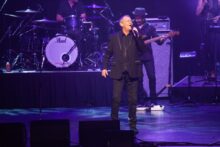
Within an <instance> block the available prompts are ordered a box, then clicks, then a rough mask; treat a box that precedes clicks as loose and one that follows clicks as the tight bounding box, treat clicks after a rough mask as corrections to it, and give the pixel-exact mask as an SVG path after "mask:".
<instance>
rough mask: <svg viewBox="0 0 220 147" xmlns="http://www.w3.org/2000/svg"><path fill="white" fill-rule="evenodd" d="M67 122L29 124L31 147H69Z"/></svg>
mask: <svg viewBox="0 0 220 147" xmlns="http://www.w3.org/2000/svg"><path fill="white" fill-rule="evenodd" d="M69 128H70V123H69V120H38V121H33V122H31V126H30V137H31V139H30V142H31V147H49V146H51V147H69V146H70V131H69Z"/></svg>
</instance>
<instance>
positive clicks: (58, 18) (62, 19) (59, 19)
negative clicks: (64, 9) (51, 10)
mask: <svg viewBox="0 0 220 147" xmlns="http://www.w3.org/2000/svg"><path fill="white" fill-rule="evenodd" d="M56 20H57V21H58V22H63V21H64V18H63V16H62V15H60V14H57V16H56Z"/></svg>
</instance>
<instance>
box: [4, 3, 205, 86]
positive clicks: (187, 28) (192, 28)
mask: <svg viewBox="0 0 220 147" xmlns="http://www.w3.org/2000/svg"><path fill="white" fill-rule="evenodd" d="M3 2H4V0H1V1H0V4H1V5H2V3H3ZM93 2H95V3H97V4H100V5H104V3H103V0H83V3H84V4H85V5H88V4H91V3H93ZM107 2H108V3H109V5H110V6H111V7H112V10H113V12H114V14H115V18H114V20H117V19H118V18H119V17H120V16H122V15H124V14H131V13H132V11H133V10H134V8H135V7H145V8H146V10H147V12H148V13H149V17H158V16H168V17H170V19H171V28H172V29H176V30H179V31H180V32H181V35H180V36H179V37H178V38H176V39H174V58H173V64H174V81H175V82H177V81H179V80H180V79H181V78H182V77H184V76H185V75H187V74H188V71H189V68H191V69H192V72H193V73H195V74H200V73H201V71H200V67H199V66H198V61H197V60H195V61H193V62H190V63H187V61H184V60H183V59H179V53H180V52H181V51H190V50H196V51H198V50H199V43H200V34H199V18H198V17H197V16H195V9H196V5H197V0H122V1H119V0H107ZM39 4H40V5H41V6H42V8H43V9H44V13H43V15H44V16H46V17H48V18H50V19H55V14H56V9H57V7H58V4H59V0H8V2H7V4H6V6H5V8H4V10H3V12H1V13H14V11H16V10H20V9H25V8H27V7H28V6H29V7H30V8H32V9H38V8H39V7H40V5H39ZM39 17H42V16H39ZM13 21H14V20H8V18H5V17H3V16H2V15H1V18H0V36H2V34H3V32H4V31H5V30H6V29H7V27H8V24H9V23H12V22H13ZM4 50H5V47H4V46H3V45H2V44H1V45H0V53H1V55H3V53H4ZM192 63H193V64H192Z"/></svg>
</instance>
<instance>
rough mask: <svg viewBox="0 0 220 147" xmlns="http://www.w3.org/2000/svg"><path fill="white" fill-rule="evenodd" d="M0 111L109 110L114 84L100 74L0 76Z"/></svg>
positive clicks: (58, 73)
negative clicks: (3, 109) (84, 107)
mask: <svg viewBox="0 0 220 147" xmlns="http://www.w3.org/2000/svg"><path fill="white" fill-rule="evenodd" d="M0 79H1V80H0V81H1V82H0V88H1V94H0V97H1V98H0V100H1V103H0V108H32V107H37V108H38V107H75V106H77V107H78V106H110V104H111V97H112V81H111V79H110V78H107V79H104V78H102V77H101V73H100V72H55V73H53V72H50V73H11V74H1V75H0Z"/></svg>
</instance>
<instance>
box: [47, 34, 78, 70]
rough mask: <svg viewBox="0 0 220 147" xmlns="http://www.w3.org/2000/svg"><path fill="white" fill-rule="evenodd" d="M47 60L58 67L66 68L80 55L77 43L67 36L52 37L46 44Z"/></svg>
mask: <svg viewBox="0 0 220 147" xmlns="http://www.w3.org/2000/svg"><path fill="white" fill-rule="evenodd" d="M45 54H46V57H47V60H48V61H49V62H50V63H51V64H52V65H53V66H55V67H57V68H65V67H69V66H70V65H72V64H73V63H74V62H75V61H76V58H77V56H78V48H77V46H76V43H75V42H74V41H73V40H72V39H71V38H69V37H67V36H57V37H54V38H52V39H51V40H50V41H49V43H48V44H47V46H46V50H45Z"/></svg>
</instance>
